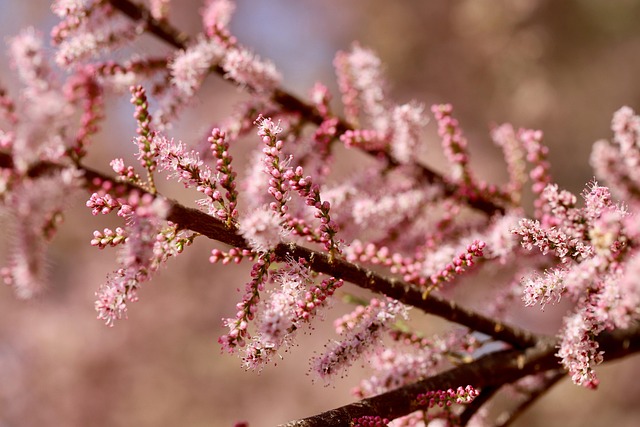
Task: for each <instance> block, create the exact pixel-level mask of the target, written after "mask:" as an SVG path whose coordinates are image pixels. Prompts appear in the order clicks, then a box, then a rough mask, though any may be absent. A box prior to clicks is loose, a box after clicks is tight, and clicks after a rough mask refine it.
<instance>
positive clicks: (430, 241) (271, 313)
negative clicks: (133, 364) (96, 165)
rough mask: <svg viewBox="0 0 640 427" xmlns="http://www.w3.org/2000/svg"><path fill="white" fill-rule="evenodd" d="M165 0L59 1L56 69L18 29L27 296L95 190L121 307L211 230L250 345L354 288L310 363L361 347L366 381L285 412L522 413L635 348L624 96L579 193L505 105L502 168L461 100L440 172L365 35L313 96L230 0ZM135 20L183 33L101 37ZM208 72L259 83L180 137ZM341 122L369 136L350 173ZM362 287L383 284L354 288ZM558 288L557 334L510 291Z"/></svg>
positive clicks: (15, 207)
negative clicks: (191, 3)
mask: <svg viewBox="0 0 640 427" xmlns="http://www.w3.org/2000/svg"><path fill="white" fill-rule="evenodd" d="M169 6H170V4H169V2H168V1H166V0H164V1H163V0H155V1H151V2H150V6H149V7H147V6H144V5H141V4H137V3H134V2H132V1H130V0H75V1H74V0H57V1H54V2H53V3H52V10H53V12H54V13H55V14H56V15H57V16H58V17H59V18H60V22H59V23H58V24H57V26H56V27H55V28H54V30H53V32H52V42H53V44H54V45H55V46H56V50H55V58H54V61H55V63H56V65H57V66H58V67H60V68H62V69H63V70H64V71H65V72H64V73H57V72H56V71H55V67H54V65H53V63H52V61H51V59H50V58H48V57H47V56H46V54H45V49H44V47H43V40H42V38H41V36H40V35H39V34H38V33H37V32H36V31H35V30H33V29H26V30H24V31H23V32H22V33H20V34H19V35H17V36H15V37H13V38H12V39H11V40H10V41H9V50H10V56H11V60H12V65H13V67H14V68H15V71H16V72H17V73H18V75H19V78H20V81H21V83H22V85H23V87H22V89H21V90H20V92H19V94H18V96H13V95H11V94H9V92H8V91H6V90H4V89H2V88H0V118H1V119H2V122H1V123H2V127H1V128H0V145H1V148H2V152H0V167H1V168H2V169H1V171H2V186H0V188H2V193H1V195H2V202H3V207H4V209H5V210H6V211H7V212H8V213H9V214H10V215H11V218H12V221H13V223H14V228H15V230H16V237H17V239H16V243H15V244H14V246H13V247H12V251H11V257H10V259H9V261H8V263H7V266H6V267H5V268H4V269H3V270H2V276H3V278H4V281H5V282H6V283H7V284H8V285H11V286H12V287H13V289H14V290H15V294H16V296H17V297H19V298H30V297H32V296H34V295H36V294H37V293H38V292H39V291H40V290H41V289H42V288H43V287H44V283H45V281H46V277H45V276H46V275H45V268H44V266H45V264H46V261H45V254H46V247H47V243H48V242H49V241H51V239H53V238H54V237H55V234H56V231H57V229H58V226H59V224H60V222H61V221H62V220H63V218H64V214H65V207H66V200H67V199H68V198H69V197H70V196H71V195H73V194H76V193H81V192H86V193H87V195H88V200H87V202H86V206H87V208H88V209H90V210H91V212H92V213H93V214H94V215H107V214H110V213H112V212H115V214H116V215H117V217H119V218H120V220H121V224H120V226H118V227H116V228H104V229H103V230H98V231H95V232H94V234H93V238H92V239H91V245H93V246H96V247H97V248H99V249H105V248H107V247H116V248H117V250H118V254H117V262H118V264H119V267H118V268H117V269H116V270H115V271H113V272H112V273H111V274H110V275H109V276H108V277H107V278H106V280H105V282H104V283H103V284H102V285H101V286H100V287H99V288H98V290H97V292H96V302H95V308H96V311H97V317H98V318H99V319H101V320H102V321H103V322H104V323H105V324H106V325H107V326H110V327H111V326H114V325H116V324H117V323H118V322H119V321H120V320H121V319H123V318H126V315H127V312H128V310H129V309H132V310H133V309H135V306H134V307H131V303H133V302H136V301H137V300H138V291H139V288H140V287H141V286H142V284H143V283H144V282H147V281H149V280H151V279H152V278H153V275H154V273H155V272H156V271H157V270H158V269H159V268H160V267H161V266H163V265H164V264H165V263H166V262H167V261H168V259H169V258H171V257H175V256H178V255H179V254H181V253H182V252H183V251H184V250H189V249H188V247H189V246H191V244H192V243H193V242H194V241H195V240H196V239H199V240H205V239H212V240H215V241H218V242H221V243H223V244H225V245H226V249H225V250H220V249H212V250H211V252H210V255H208V256H207V257H208V259H209V261H210V262H212V263H222V264H229V263H238V264H241V263H242V264H246V265H247V280H246V284H245V286H244V289H243V290H242V292H241V296H240V297H239V300H238V301H236V302H235V308H234V303H231V304H230V305H229V313H230V314H227V315H228V316H229V317H226V318H225V319H223V321H222V323H223V326H224V327H225V332H224V333H223V334H222V336H220V337H219V339H218V342H219V344H220V347H221V348H222V350H223V351H225V352H228V353H233V354H237V355H238V356H239V357H240V363H239V364H240V365H241V366H242V367H244V368H245V369H249V370H256V371H259V370H260V369H261V368H262V367H263V366H265V365H266V364H269V363H273V361H274V359H278V358H280V357H282V356H283V354H284V353H285V352H287V351H290V350H291V349H292V347H293V346H294V345H295V342H296V335H297V334H300V333H311V332H312V329H311V328H313V325H314V323H315V322H316V321H317V320H318V317H321V316H322V314H323V312H325V311H326V309H327V307H328V306H329V305H331V304H346V305H348V306H351V307H352V311H351V313H349V314H347V315H345V316H342V317H339V318H337V319H335V321H334V325H335V329H336V333H337V337H334V338H332V339H331V340H330V342H329V343H328V344H326V345H325V346H324V348H318V355H317V356H316V357H314V358H313V359H312V360H311V361H310V371H311V372H312V374H313V375H314V376H315V377H316V378H317V379H318V380H319V381H322V382H325V383H330V382H331V381H332V379H334V378H335V377H336V376H341V375H344V374H345V373H346V372H347V371H348V369H349V368H350V366H352V365H353V364H354V363H357V362H359V361H361V360H365V359H366V360H367V361H368V362H369V364H370V365H371V368H372V370H373V375H372V376H371V377H369V378H365V379H363V380H362V381H361V383H360V385H359V386H358V387H356V389H355V390H354V394H355V396H356V398H357V399H358V401H357V402H355V403H353V404H350V405H347V406H343V407H340V408H336V409H334V410H331V411H328V412H326V413H322V414H318V415H314V416H310V417H309V418H306V419H302V420H298V421H292V422H291V423H289V424H288V425H292V426H294V425H300V426H312V425H319V426H323V425H345V426H356V425H360V426H374V425H375V426H377V425H387V424H389V425H394V426H403V425H421V424H420V423H423V424H428V423H429V422H431V421H432V420H436V419H439V420H442V421H441V422H444V423H447V424H448V425H467V424H474V425H485V424H486V425H491V424H490V423H498V424H499V425H506V424H508V423H510V422H511V421H512V420H514V419H515V418H516V417H517V416H518V415H519V414H520V413H521V412H522V410H524V409H525V408H526V407H527V406H528V405H530V404H531V403H532V402H533V401H535V399H537V398H538V397H540V396H542V395H543V394H544V393H545V392H546V391H547V390H549V389H550V388H551V387H552V386H553V385H554V384H555V383H557V382H558V381H559V380H560V379H562V378H563V377H564V376H565V375H568V376H569V377H570V378H571V381H573V382H574V383H575V384H576V385H577V386H582V387H586V388H590V389H595V388H597V386H598V377H597V375H596V366H597V365H599V364H601V363H603V362H605V361H611V360H615V359H618V358H621V357H624V356H627V355H630V354H633V353H635V352H636V351H638V350H640V329H639V326H638V317H639V315H640V311H639V307H640V300H639V298H640V285H639V284H638V281H637V276H638V273H639V272H640V260H639V258H638V249H637V246H638V243H636V242H638V241H640V222H639V220H638V210H639V209H640V173H638V170H639V169H638V167H639V165H640V117H639V116H638V115H636V114H635V113H634V112H633V111H632V110H631V109H630V108H628V107H623V108H621V109H620V110H618V111H617V112H616V113H615V114H614V116H613V120H612V131H613V137H612V139H611V141H599V142H597V143H596V144H595V145H594V148H593V155H592V164H593V166H594V169H595V174H596V176H597V179H598V181H596V180H593V181H592V182H589V183H587V184H586V185H585V190H584V192H583V193H582V194H581V195H580V196H576V195H574V194H572V193H571V192H569V191H566V190H562V189H560V188H559V187H558V185H557V184H555V183H554V180H553V179H552V177H551V175H550V166H549V163H548V160H547V155H548V149H547V148H546V146H545V145H544V143H543V134H542V132H540V131H537V130H530V129H514V128H513V127H512V126H511V125H508V124H505V125H501V126H496V127H494V128H493V130H492V132H491V137H492V139H493V140H494V141H495V143H496V144H497V145H498V146H499V147H500V148H501V149H502V151H503V153H504V161H505V165H506V166H505V167H506V169H507V171H508V176H509V179H508V182H506V183H503V184H491V183H487V182H485V181H483V180H481V179H480V178H478V176H477V175H476V173H475V172H474V171H473V170H472V169H471V168H470V163H469V160H470V157H469V151H468V147H467V140H466V139H465V137H464V135H463V133H462V130H461V128H460V126H459V123H458V121H457V120H456V119H455V117H454V113H453V109H452V107H451V105H448V104H440V105H434V106H432V107H431V110H430V112H431V115H432V117H433V119H434V120H435V122H436V124H437V128H438V134H439V136H440V137H441V140H442V149H443V152H444V154H445V156H446V158H447V160H448V162H449V169H448V172H447V173H446V174H440V173H437V172H435V171H434V169H432V168H430V167H429V166H427V165H426V164H425V163H424V162H423V161H422V160H421V159H422V157H423V156H422V150H423V149H424V140H423V129H424V127H425V126H426V124H427V122H428V120H429V112H428V110H427V108H425V107H424V105H422V104H420V103H419V102H418V101H412V102H409V103H406V104H401V105H398V104H396V103H395V102H394V101H393V100H392V99H390V97H389V96H388V93H387V89H386V83H385V80H384V75H383V72H382V68H381V64H380V60H379V59H378V57H377V56H376V55H375V53H374V52H372V51H371V50H369V49H367V48H365V47H362V46H360V45H358V44H354V45H353V46H352V48H351V49H350V50H348V51H345V52H339V53H338V54H337V55H336V57H335V62H334V65H335V68H336V73H337V79H338V85H339V91H340V93H339V96H340V101H341V109H342V111H343V112H342V113H341V114H338V113H337V112H336V111H334V108H335V107H334V106H333V105H332V104H331V100H332V94H331V93H330V92H329V90H328V89H327V87H326V86H324V85H323V84H321V83H318V84H316V85H315V86H314V87H313V88H312V89H311V91H310V95H309V96H308V99H302V98H300V97H297V96H294V95H292V94H291V93H289V92H287V91H286V90H285V89H284V88H283V85H282V84H281V82H280V80H281V76H280V74H279V73H278V71H277V70H276V68H275V66H274V65H273V64H272V63H271V62H269V61H267V60H264V59H261V58H259V57H258V56H256V55H255V54H254V53H252V52H251V51H250V50H249V49H248V48H247V47H245V46H242V45H241V44H240V43H239V42H238V41H237V40H236V39H235V38H234V37H233V35H232V34H230V32H229V29H228V23H229V20H230V18H231V15H232V13H233V9H234V4H233V3H232V2H231V1H229V0H210V1H207V2H205V4H204V7H203V8H202V10H201V12H200V13H201V16H202V31H201V33H200V35H199V36H198V37H196V38H194V39H189V38H187V37H186V36H185V35H183V34H182V33H180V31H179V30H178V29H176V28H175V27H173V26H172V25H171V23H170V19H169V18H170V15H169V9H170V8H169ZM143 34H151V35H152V36H154V37H155V38H157V39H159V40H161V41H162V42H164V43H166V44H167V45H169V46H170V47H171V48H172V50H171V51H170V53H168V54H162V53H158V54H157V55H154V54H149V55H148V56H138V55H133V56H131V57H130V58H128V59H123V58H122V56H121V55H117V56H116V55H114V56H113V58H116V57H117V58H119V59H118V61H117V62H116V61H115V60H114V59H113V58H110V57H109V55H110V54H111V53H112V52H114V51H115V50H117V49H119V48H121V47H122V46H124V45H127V46H129V45H133V46H135V42H136V39H138V38H139V37H140V36H141V35H143ZM210 74H217V75H220V76H222V77H223V78H224V79H226V80H228V81H229V82H230V83H231V84H235V85H236V86H238V87H239V88H241V90H243V91H245V92H247V93H249V94H250V95H251V98H250V100H249V101H248V102H245V103H242V104H240V105H237V106H236V108H235V112H234V113H233V114H232V115H230V116H229V117H228V118H227V119H226V120H224V121H223V122H221V123H217V124H215V125H213V126H212V128H211V131H210V132H209V134H208V138H207V139H206V143H203V144H200V145H199V146H193V147H192V146H189V145H187V144H186V143H184V142H182V141H179V140H176V139H172V138H171V137H170V136H169V135H170V132H171V123H172V122H173V121H175V120H176V119H177V118H178V117H180V114H181V113H182V111H183V109H184V107H186V106H188V105H189V104H190V103H193V102H194V99H196V98H197V95H198V93H199V89H200V87H201V85H202V83H203V80H204V79H205V78H206V77H207V76H208V75H210ZM124 91H128V92H129V93H130V96H131V110H132V112H133V117H134V120H135V123H136V124H137V132H136V135H135V136H133V142H134V147H135V149H136V150H137V160H138V163H137V164H136V165H129V164H127V163H126V162H125V161H124V160H123V159H122V158H117V159H113V160H111V161H110V162H109V165H110V166H111V168H112V171H113V172H112V173H110V174H104V173H101V172H98V171H97V170H94V169H92V168H91V167H89V166H87V162H86V158H87V156H88V155H89V153H90V152H91V150H92V148H93V147H92V144H91V142H92V141H91V140H92V138H93V137H94V136H95V135H96V133H98V132H99V131H100V128H101V124H102V123H103V120H104V114H103V113H104V97H105V95H106V94H107V93H115V94H121V93H123V92H124ZM152 106H153V107H152ZM243 138H244V139H249V140H252V141H253V142H254V144H255V155H254V157H253V161H252V162H251V165H250V167H249V170H248V171H246V172H244V173H241V172H238V171H237V168H236V167H235V164H234V161H233V157H232V156H231V152H232V151H233V150H234V144H237V143H238V141H240V140H241V139H243ZM340 145H343V146H345V147H347V148H348V149H350V150H358V151H360V152H363V153H365V154H366V155H367V156H369V157H370V160H368V161H367V162H366V163H365V162H363V164H362V165H361V166H360V165H355V166H354V167H353V168H352V170H350V171H349V172H350V173H349V176H348V177H347V178H346V179H342V180H340V181H337V180H334V179H333V176H334V174H335V171H334V165H335V163H336V159H335V152H336V150H337V149H338V147H339V146H340ZM160 177H166V178H168V179H172V180H176V181H177V182H180V183H182V184H183V185H184V187H185V188H191V189H195V191H196V192H197V193H200V194H199V195H198V199H197V200H195V205H194V206H187V205H184V204H182V203H179V202H177V201H175V200H172V199H170V198H168V197H166V196H165V195H164V194H163V191H162V188H161V187H162V185H161V183H160V180H159V178H160ZM601 181H602V182H601ZM605 184H606V186H605ZM527 185H530V187H531V190H532V192H533V194H534V202H533V211H532V212H533V213H532V215H530V216H528V215H527V214H526V208H527V206H524V203H523V200H524V198H523V192H524V190H525V187H526V186H527ZM580 198H581V199H582V200H580V201H579V199H580ZM249 266H251V267H250V268H249ZM490 269H493V270H500V271H502V272H503V274H501V275H500V276H499V277H500V279H499V280H500V283H499V291H497V292H496V295H495V298H494V299H493V301H492V304H490V305H487V306H485V307H484V308H483V309H482V310H471V309H467V308H464V307H461V306H460V305H458V304H457V303H456V302H455V301H454V300H453V297H452V296H451V294H450V292H449V289H450V288H452V287H453V286H457V283H456V282H458V283H459V284H460V286H470V285H471V284H472V282H473V281H474V280H475V279H476V278H477V276H479V273H481V272H483V271H486V270H490ZM467 278H468V279H467ZM347 283H348V284H350V285H347ZM496 286H497V285H496ZM356 287H359V288H363V289H366V290H368V291H371V293H370V294H367V295H368V296H367V297H361V296H359V295H360V294H356V293H355V292H353V291H352V290H349V289H355V288H356ZM347 288H349V289H347ZM561 299H563V300H568V301H570V302H571V307H572V308H571V309H570V311H569V312H568V313H567V314H566V315H565V317H564V320H563V324H562V327H561V328H560V330H559V331H558V332H557V334H556V335H555V336H546V335H541V334H538V333H534V332H533V331H529V330H525V329H522V328H520V327H518V326H517V325H515V324H511V323H509V322H508V321H507V320H505V319H506V314H507V312H508V309H509V307H510V306H511V305H513V304H524V305H526V306H533V307H535V306H539V307H540V309H544V308H545V306H547V305H550V304H556V303H558V302H559V301H560V300H561ZM416 312H418V313H419V312H424V313H428V314H431V315H434V316H438V317H440V318H442V319H445V320H446V321H448V322H450V329H449V330H448V331H446V332H444V333H442V334H440V335H437V336H428V335H424V334H423V333H421V331H420V330H419V328H418V326H416V325H415V324H414V322H412V319H411V318H412V317H413V316H412V315H413V314H414V313H416ZM508 385H514V387H513V389H514V390H516V392H517V393H516V395H515V397H514V398H513V410H512V411H511V412H509V413H508V414H507V416H506V417H502V418H500V419H499V420H497V421H496V420H491V419H490V418H489V417H488V411H487V407H488V406H489V405H491V403H492V400H493V398H494V396H495V395H496V394H498V393H500V392H501V391H502V390H504V389H505V388H507V386H508Z"/></svg>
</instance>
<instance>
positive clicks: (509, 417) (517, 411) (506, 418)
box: [496, 371, 566, 427]
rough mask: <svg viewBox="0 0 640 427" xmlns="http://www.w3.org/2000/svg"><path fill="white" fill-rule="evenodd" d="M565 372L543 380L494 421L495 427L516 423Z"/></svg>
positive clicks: (505, 426)
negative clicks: (540, 384)
mask: <svg viewBox="0 0 640 427" xmlns="http://www.w3.org/2000/svg"><path fill="white" fill-rule="evenodd" d="M565 375H566V372H564V371H558V372H555V373H554V374H553V375H552V376H550V377H549V378H545V380H544V383H543V384H542V386H541V387H539V388H537V389H536V390H534V391H533V392H531V393H529V394H528V395H527V397H526V399H524V400H523V401H522V402H520V403H519V404H518V406H516V407H515V408H512V409H511V410H510V411H507V412H504V413H502V414H500V415H499V416H498V418H497V419H496V427H507V426H509V425H511V423H513V422H514V421H516V420H517V419H518V418H519V417H520V416H521V415H522V414H524V412H525V411H526V410H527V409H529V407H530V406H531V405H533V404H534V403H535V402H536V401H537V400H538V399H539V398H540V397H542V396H543V395H544V394H545V393H546V392H547V391H549V389H550V388H551V387H553V386H554V385H556V384H557V383H558V382H559V381H560V380H561V379H562V378H564V377H565Z"/></svg>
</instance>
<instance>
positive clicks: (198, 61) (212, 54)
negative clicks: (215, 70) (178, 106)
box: [169, 37, 224, 97]
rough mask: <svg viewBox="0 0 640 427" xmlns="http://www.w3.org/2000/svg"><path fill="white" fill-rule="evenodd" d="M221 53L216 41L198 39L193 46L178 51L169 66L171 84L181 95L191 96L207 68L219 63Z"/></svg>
mask: <svg viewBox="0 0 640 427" xmlns="http://www.w3.org/2000/svg"><path fill="white" fill-rule="evenodd" d="M223 53H224V51H223V48H222V46H220V45H219V44H218V42H217V41H216V40H214V39H208V38H204V37H200V38H198V40H197V41H196V43H195V44H193V45H191V46H189V47H188V48H187V49H185V50H181V51H179V52H178V53H177V54H176V56H175V57H174V58H173V60H172V61H171V63H170V64H169V69H170V70H171V81H172V83H173V84H174V86H175V87H176V88H177V89H178V90H179V91H180V92H181V93H182V94H183V95H185V96H187V97H191V96H193V95H194V94H195V92H196V91H197V90H198V88H199V87H200V85H201V84H202V81H203V80H204V78H205V76H206V75H207V74H208V73H209V68H210V67H211V66H212V65H214V64H216V63H218V61H220V59H221V58H222V56H223Z"/></svg>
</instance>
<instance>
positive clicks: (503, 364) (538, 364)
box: [282, 325, 640, 427]
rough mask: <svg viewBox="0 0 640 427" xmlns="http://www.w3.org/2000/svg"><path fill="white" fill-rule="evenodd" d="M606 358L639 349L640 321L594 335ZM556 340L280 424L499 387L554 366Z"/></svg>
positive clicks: (296, 425) (345, 420) (343, 418)
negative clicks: (438, 393) (421, 395)
mask: <svg viewBox="0 0 640 427" xmlns="http://www.w3.org/2000/svg"><path fill="white" fill-rule="evenodd" d="M598 338H599V339H598V342H599V344H600V349H601V350H603V351H604V352H605V356H606V360H607V361H612V360H615V359H619V358H622V357H625V356H628V355H631V354H633V353H635V352H638V351H640V325H635V326H634V327H633V328H631V329H627V330H619V331H615V332H612V333H604V334H602V335H601V336H600V337H598ZM556 348H557V347H556V343H555V341H553V340H544V341H541V342H540V343H539V344H538V345H536V346H535V347H530V348H528V349H525V350H504V351H499V352H494V353H490V354H487V355H485V356H482V357H480V358H479V359H477V360H475V361H473V362H471V363H468V364H466V365H460V366H458V367H455V368H453V369H450V370H448V371H446V372H443V373H441V374H438V375H435V376H433V377H431V378H427V379H425V380H422V381H418V382H416V383H413V384H409V385H407V386H404V387H400V388H398V389H396V390H392V391H389V392H387V393H383V394H380V395H378V396H374V397H371V398H368V399H363V400H361V401H359V402H356V403H352V404H350V405H346V406H343V407H341V408H336V409H332V410H330V411H327V412H324V413H322V414H318V415H315V416H313V417H309V418H305V419H302V420H297V421H291V422H289V423H286V424H282V426H283V427H316V426H318V427H320V426H335V427H339V426H344V427H348V426H349V425H350V423H351V420H352V419H354V418H356V417H361V416H365V415H378V416H380V417H383V418H388V419H395V418H398V417H401V416H404V415H407V414H410V413H412V412H414V411H417V410H419V409H424V407H420V406H418V405H417V402H416V396H417V395H418V394H419V393H425V392H427V391H430V390H446V389H449V388H456V387H458V386H466V385H471V386H473V387H474V388H481V389H482V388H487V387H500V386H502V385H504V384H508V383H512V382H514V381H517V380H519V379H520V378H523V377H525V376H527V375H532V374H536V373H540V372H545V371H548V370H552V369H553V370H555V369H558V366H559V365H558V359H557V358H556V356H555V352H556Z"/></svg>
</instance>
